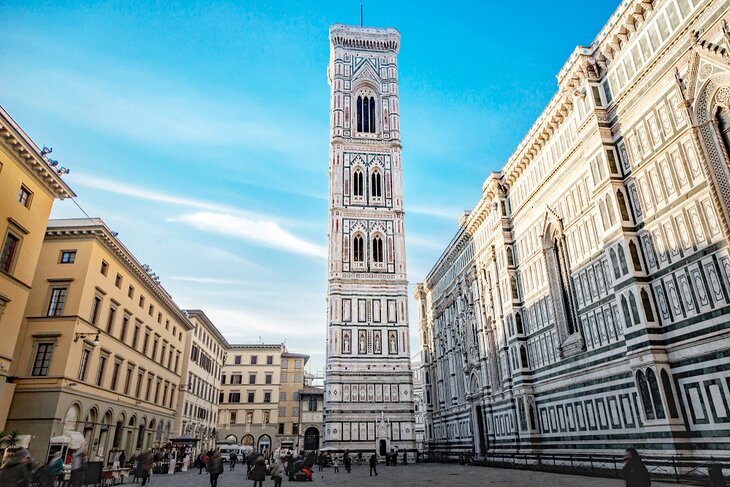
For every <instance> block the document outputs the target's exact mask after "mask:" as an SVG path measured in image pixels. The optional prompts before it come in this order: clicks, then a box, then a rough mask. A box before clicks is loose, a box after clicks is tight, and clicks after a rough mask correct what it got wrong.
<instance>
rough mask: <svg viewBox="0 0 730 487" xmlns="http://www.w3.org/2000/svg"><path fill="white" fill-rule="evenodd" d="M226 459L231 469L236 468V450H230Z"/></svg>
mask: <svg viewBox="0 0 730 487" xmlns="http://www.w3.org/2000/svg"><path fill="white" fill-rule="evenodd" d="M228 460H229V461H230V464H231V470H235V469H236V463H238V455H236V452H235V451H232V452H231V454H230V456H229V458H228Z"/></svg>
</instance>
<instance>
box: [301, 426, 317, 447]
mask: <svg viewBox="0 0 730 487" xmlns="http://www.w3.org/2000/svg"><path fill="white" fill-rule="evenodd" d="M319 436H320V435H319V430H318V429H317V428H315V427H314V426H310V427H309V428H307V429H306V430H305V431H304V449H305V450H307V451H316V450H319Z"/></svg>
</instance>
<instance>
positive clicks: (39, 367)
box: [30, 340, 56, 377]
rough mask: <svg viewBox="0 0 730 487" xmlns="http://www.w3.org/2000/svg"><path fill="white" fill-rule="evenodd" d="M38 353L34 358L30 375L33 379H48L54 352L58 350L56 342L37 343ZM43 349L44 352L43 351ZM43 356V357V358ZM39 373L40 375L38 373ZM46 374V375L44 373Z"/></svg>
mask: <svg viewBox="0 0 730 487" xmlns="http://www.w3.org/2000/svg"><path fill="white" fill-rule="evenodd" d="M35 345H36V352H35V356H34V357H33V364H32V366H31V371H30V375H31V376H32V377H47V376H48V372H49V371H50V369H51V361H52V360H53V351H54V349H55V348H56V342H55V340H54V341H47V340H46V341H40V340H39V341H36V343H35ZM41 347H43V351H41ZM46 347H48V348H46ZM41 354H42V356H41ZM36 371H38V373H36ZM44 372H45V373H44Z"/></svg>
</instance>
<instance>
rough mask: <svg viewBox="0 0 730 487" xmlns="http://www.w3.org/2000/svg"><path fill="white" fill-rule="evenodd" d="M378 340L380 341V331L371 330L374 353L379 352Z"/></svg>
mask: <svg viewBox="0 0 730 487" xmlns="http://www.w3.org/2000/svg"><path fill="white" fill-rule="evenodd" d="M380 342H381V340H380V332H379V331H375V332H373V352H375V353H380V352H381V349H380Z"/></svg>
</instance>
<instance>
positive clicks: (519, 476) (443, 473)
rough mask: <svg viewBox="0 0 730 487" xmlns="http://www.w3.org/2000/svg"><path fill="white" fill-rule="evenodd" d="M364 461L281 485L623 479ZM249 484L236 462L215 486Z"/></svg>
mask: <svg viewBox="0 0 730 487" xmlns="http://www.w3.org/2000/svg"><path fill="white" fill-rule="evenodd" d="M368 470H369V469H368V466H367V465H353V467H352V473H350V474H348V473H346V472H345V469H344V468H343V467H340V472H339V473H334V472H333V471H332V469H331V468H327V469H325V470H324V472H317V471H316V467H315V477H314V481H313V482H311V483H310V482H296V483H295V482H289V481H288V480H286V479H284V482H283V484H282V485H287V484H290V485H292V487H294V486H295V485H302V486H306V485H318V486H320V487H334V486H347V487H360V486H377V487H383V486H391V485H392V486H398V487H410V486H413V487H416V486H424V485H425V486H437V485H438V486H447V487H461V486H469V487H472V486H480V485H495V486H500V487H501V486H538V487H553V486H555V487H573V486H575V487H578V486H580V487H583V486H590V487H623V486H624V485H625V483H624V481H623V480H618V479H605V478H598V477H584V476H580V475H564V474H554V473H546V472H535V471H530V470H511V469H501V468H487V467H469V466H462V465H452V464H434V463H431V464H413V465H407V466H403V465H399V466H397V467H386V466H385V465H382V464H380V465H378V473H379V475H378V476H377V477H370V476H368ZM209 485H210V483H209V478H208V476H207V475H205V474H203V475H198V471H197V470H195V471H193V472H185V473H177V474H175V475H174V476H172V475H155V476H153V478H152V483H151V487H168V486H169V487H173V486H174V487H208V486H209ZM249 485H253V481H252V480H246V478H245V470H244V469H243V468H241V466H240V465H239V466H238V467H237V468H236V470H235V471H233V472H231V471H229V470H227V466H226V471H225V472H224V474H223V476H222V477H221V478H220V479H219V481H218V487H240V486H249ZM264 485H268V486H272V487H273V485H274V482H273V481H272V480H271V479H270V477H267V480H266V482H265V483H264ZM677 485H679V484H672V483H660V482H652V487H669V486H673V487H677Z"/></svg>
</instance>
